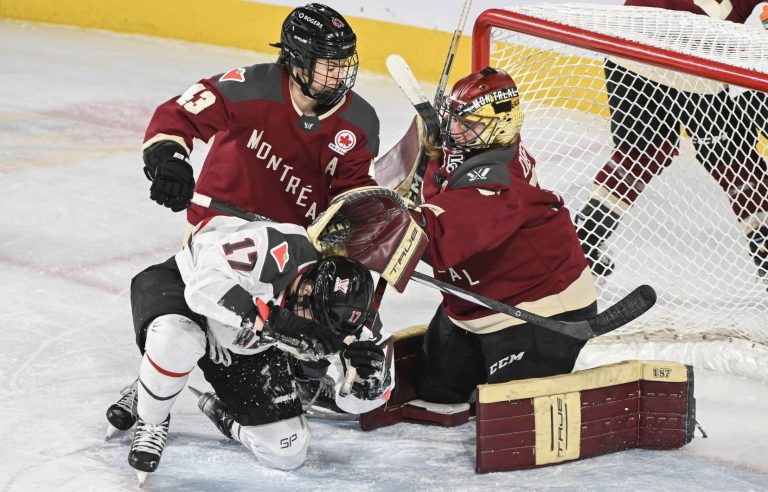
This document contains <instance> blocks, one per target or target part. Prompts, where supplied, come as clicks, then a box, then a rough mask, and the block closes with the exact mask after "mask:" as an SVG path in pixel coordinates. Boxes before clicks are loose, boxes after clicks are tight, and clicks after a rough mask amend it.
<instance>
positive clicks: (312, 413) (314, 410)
mask: <svg viewBox="0 0 768 492" xmlns="http://www.w3.org/2000/svg"><path fill="white" fill-rule="evenodd" d="M304 414H305V415H306V416H307V417H310V418H313V419H322V420H357V419H358V418H359V417H360V416H359V415H356V414H354V413H339V412H334V411H333V410H328V409H325V408H322V407H314V406H312V407H309V408H307V409H306V410H305V411H304Z"/></svg>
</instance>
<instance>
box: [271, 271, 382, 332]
mask: <svg viewBox="0 0 768 492" xmlns="http://www.w3.org/2000/svg"><path fill="white" fill-rule="evenodd" d="M373 290H374V286H373V277H371V272H369V271H368V269H367V268H365V267H364V266H363V265H362V263H359V262H357V261H355V260H352V259H350V258H346V257H343V256H331V257H328V258H324V259H322V260H320V261H318V262H316V263H315V264H313V265H312V266H311V267H310V268H309V270H307V271H306V272H305V273H304V274H303V275H302V276H301V280H300V281H299V285H298V287H297V288H296V290H295V291H294V292H292V293H291V294H289V295H288V297H287V298H286V303H285V307H286V309H290V310H292V311H293V312H295V313H296V314H298V315H300V316H302V315H303V316H305V317H311V318H312V319H314V320H315V321H317V322H318V323H320V324H321V325H323V326H326V327H329V328H331V329H332V330H334V331H335V332H336V333H338V334H339V335H340V336H342V337H343V336H346V335H355V334H357V333H358V331H359V330H360V328H361V327H362V326H363V323H364V322H365V320H366V319H367V317H368V314H369V313H370V310H371V303H372V302H373ZM307 311H309V312H308V313H307ZM307 314H309V315H310V316H306V315H307Z"/></svg>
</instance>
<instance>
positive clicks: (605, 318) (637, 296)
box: [193, 193, 656, 384]
mask: <svg viewBox="0 0 768 492" xmlns="http://www.w3.org/2000/svg"><path fill="white" fill-rule="evenodd" d="M193 203H195V204H197V205H200V206H201V207H205V206H207V205H205V204H206V203H210V204H211V205H212V206H211V207H209V208H213V206H214V205H215V206H216V207H218V208H215V209H214V210H218V211H221V212H226V213H229V214H230V215H233V216H235V217H239V218H241V219H245V220H248V221H254V220H267V221H270V222H274V221H272V220H271V219H268V218H266V217H263V216H261V215H256V214H254V213H251V212H248V211H246V210H243V209H242V208H238V207H235V206H232V205H229V204H227V203H224V202H221V201H219V200H215V199H212V198H211V197H208V196H205V195H200V194H198V193H195V197H194V198H193ZM254 217H255V218H254ZM411 278H412V279H413V280H414V281H415V282H418V283H420V284H423V285H426V286H428V287H432V288H433V289H437V290H440V291H442V292H446V293H448V294H451V295H454V296H457V297H459V298H461V299H464V300H465V301H469V302H471V303H474V304H477V305H478V306H484V307H487V308H488V309H493V310H494V311H496V312H499V313H502V314H506V315H508V316H512V317H513V318H517V319H519V320H522V321H525V322H527V323H533V324H535V325H537V326H541V327H542V328H546V329H548V330H552V331H554V332H557V333H560V334H563V335H567V336H570V337H572V338H576V339H578V340H589V339H591V338H594V337H598V336H600V335H604V334H605V333H608V332H610V331H613V330H615V329H616V328H618V327H620V326H623V325H625V324H627V323H629V322H630V321H632V320H633V319H635V318H637V317H638V316H640V315H641V314H643V313H644V312H646V311H648V310H649V309H650V308H651V307H653V305H654V304H655V303H656V292H655V291H654V290H653V288H652V287H651V286H650V285H641V286H640V287H638V288H636V289H635V290H633V291H632V292H630V293H629V294H627V296H626V297H624V298H623V299H621V300H620V301H619V302H617V303H616V304H614V305H613V306H611V307H609V308H608V309H606V310H605V311H603V312H602V313H600V314H598V315H597V316H595V317H594V318H590V319H588V320H584V321H557V320H554V319H550V318H545V317H544V316H540V315H538V314H534V313H531V312H528V311H525V310H523V309H520V308H518V307H513V306H510V305H508V304H504V303H503V302H499V301H496V300H494V299H491V298H489V297H485V296H482V295H480V294H475V293H474V292H470V291H468V290H464V289H461V288H459V287H456V286H453V285H451V284H449V283H447V282H443V281H441V280H437V279H436V278H433V277H430V276H429V275H424V274H423V273H420V272H413V274H412V275H411ZM385 289H386V283H385V284H384V285H383V286H382V285H381V279H380V280H379V285H378V286H377V287H376V294H375V295H374V302H376V299H377V297H378V302H379V303H380V302H381V297H382V296H383V295H384V290H385ZM377 308H378V306H377ZM348 376H349V374H348ZM350 384H351V383H350Z"/></svg>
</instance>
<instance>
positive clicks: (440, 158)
mask: <svg viewBox="0 0 768 492" xmlns="http://www.w3.org/2000/svg"><path fill="white" fill-rule="evenodd" d="M438 111H439V114H438V120H439V121H440V139H439V140H440V141H441V142H442V148H439V149H435V148H434V147H433V148H432V154H433V155H432V159H431V160H430V161H429V164H428V166H427V169H426V174H425V176H424V180H423V183H424V186H423V190H422V194H421V196H420V197H419V198H420V200H419V201H420V203H421V204H420V205H419V206H412V207H410V209H409V210H410V214H411V216H412V218H413V219H414V220H415V222H416V223H417V224H419V226H420V227H421V228H422V229H423V230H424V231H425V232H426V236H427V239H428V240H427V241H426V243H427V244H426V249H425V254H424V257H423V259H424V260H425V261H427V262H428V263H429V264H430V265H431V266H432V268H433V270H434V274H435V277H436V278H438V279H441V280H443V281H444V282H447V283H450V284H453V285H455V286H457V287H461V288H464V289H467V290H469V291H472V292H476V293H478V294H482V295H484V296H487V297H490V298H492V299H498V300H500V301H502V302H504V303H505V304H508V305H510V306H519V307H520V308H522V309H525V310H527V311H531V312H534V313H536V314H539V315H541V316H545V317H547V318H550V319H555V320H560V321H572V322H578V321H583V320H588V319H591V318H594V317H595V316H596V315H597V303H596V295H595V290H594V285H593V277H592V275H591V273H590V270H589V267H588V265H587V261H586V259H585V257H584V254H583V252H582V249H581V246H580V243H579V240H578V238H577V236H576V233H575V230H574V226H573V223H572V221H571V218H570V214H569V212H568V210H567V209H566V207H565V206H564V203H563V200H562V198H561V197H560V196H559V195H558V194H557V193H555V192H553V191H550V190H546V189H544V188H542V187H541V186H539V183H538V181H537V178H536V172H535V166H536V161H535V159H534V157H533V156H531V155H530V154H529V153H528V152H527V151H526V150H525V148H524V147H523V143H522V141H521V138H520V129H521V127H522V124H523V114H522V112H521V110H520V105H519V94H518V89H517V86H516V84H515V83H514V81H513V80H512V78H511V77H510V76H509V75H508V74H507V73H505V72H503V71H501V70H497V69H493V68H485V69H483V70H481V71H478V72H475V73H472V74H470V75H468V76H467V77H465V78H463V79H461V80H460V81H459V82H457V83H456V85H455V86H454V87H453V90H452V92H451V94H450V97H448V98H447V99H446V100H445V101H444V103H443V104H442V105H441V106H440V107H439V108H438ZM416 128H418V126H413V125H412V127H411V129H410V130H409V133H408V134H407V135H406V137H405V139H404V140H403V141H402V142H401V144H400V145H401V147H400V148H398V149H393V151H390V153H389V154H388V155H387V157H385V158H384V159H383V160H381V161H379V163H378V164H377V165H379V166H381V169H382V172H381V173H377V178H378V179H379V181H380V182H381V181H382V176H391V177H400V178H403V177H407V179H413V176H414V174H415V173H414V172H413V169H412V168H413V167H414V166H412V165H411V164H412V162H413V161H409V160H407V159H408V158H409V156H410V157H412V158H414V159H416V158H417V152H414V149H419V148H420V151H419V152H420V153H422V154H423V153H425V152H428V150H427V148H429V147H430V145H429V143H427V144H426V145H423V144H420V143H419V142H418V140H416V141H415V142H414V140H415V139H417V138H418V132H416V131H415V129H416ZM423 134H424V132H422V136H423ZM394 168H397V169H394ZM377 171H378V169H377ZM381 184H385V185H387V186H389V187H391V188H393V189H399V190H410V189H411V186H410V183H405V182H402V181H398V180H397V179H395V180H394V181H390V182H383V183H381ZM332 209H333V207H332V208H331V210H332ZM352 209H353V208H352V207H347V210H348V213H350V212H349V211H351V210H352ZM360 214H361V212H359V211H358V217H356V218H355V219H354V220H352V221H349V220H348V217H346V216H342V218H341V220H338V219H337V220H335V221H334V220H332V219H329V218H326V222H327V223H333V224H335V226H334V227H335V228H336V230H338V229H339V228H341V229H343V230H346V232H347V233H348V234H350V235H351V236H352V239H351V241H353V242H355V241H356V242H358V243H359V242H362V241H361V238H359V237H356V235H357V234H358V231H359V229H358V228H356V225H357V224H358V223H361V222H363V220H362V219H361V217H359V215H360ZM345 221H346V222H345ZM345 226H347V227H348V229H345ZM357 259H358V260H360V261H363V263H365V261H364V259H362V258H357ZM368 266H369V267H370V265H368ZM394 338H395V350H394V352H395V367H396V369H395V371H394V372H395V374H396V385H395V388H396V389H395V391H394V393H393V394H392V395H391V397H390V399H389V400H388V402H387V404H386V405H385V406H384V407H380V408H379V409H376V410H374V411H372V412H369V413H366V414H363V415H361V416H360V424H361V427H362V428H363V429H365V430H371V429H375V428H377V427H381V426H384V425H390V424H394V423H397V422H402V421H412V422H420V423H429V424H439V425H458V424H461V423H464V422H466V421H467V420H468V419H469V417H470V411H471V408H472V407H474V409H475V411H476V416H477V466H476V469H477V471H479V472H487V471H496V470H511V469H518V468H528V467H534V466H541V465H549V464H554V463H558V462H562V461H568V460H575V459H582V458H586V457H590V456H594V455H598V454H604V453H607V452H612V451H618V450H622V449H629V448H634V447H644V448H650V449H665V448H674V447H679V446H682V445H684V444H686V443H687V442H689V441H690V439H691V437H692V430H693V422H694V400H693V395H692V388H693V374H692V369H691V368H690V367H686V366H683V365H680V364H675V363H661V362H639V361H628V362H625V363H622V364H617V365H612V366H605V367H599V368H595V369H591V370H588V371H582V372H577V373H571V371H572V370H573V368H574V364H575V362H576V358H577V357H578V355H579V353H580V351H581V349H582V348H583V346H584V344H585V343H586V340H583V339H579V338H577V337H573V336H569V335H567V334H562V333H557V332H554V331H552V330H548V329H545V328H543V327H542V326H537V325H536V324H534V323H527V322H524V321H522V320H520V319H517V318H514V317H512V316H508V315H506V314H502V313H498V312H494V311H493V310H491V309H489V308H488V307H487V306H481V305H478V304H477V303H472V302H469V301H468V300H466V299H462V298H458V297H455V296H453V295H451V294H444V298H443V302H442V304H441V305H440V306H439V307H438V309H437V312H436V314H435V315H434V317H433V318H432V320H431V322H430V323H429V325H428V327H426V328H423V327H421V328H415V329H410V330H404V331H401V332H399V333H397V334H396V335H395V337H394ZM478 388H479V389H478Z"/></svg>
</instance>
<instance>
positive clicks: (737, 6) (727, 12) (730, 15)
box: [624, 0, 764, 24]
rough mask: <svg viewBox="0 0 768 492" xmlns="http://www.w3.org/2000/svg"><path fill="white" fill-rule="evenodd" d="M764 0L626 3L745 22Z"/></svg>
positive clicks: (638, 0)
mask: <svg viewBox="0 0 768 492" xmlns="http://www.w3.org/2000/svg"><path fill="white" fill-rule="evenodd" d="M763 1H764V0H721V1H718V0H698V1H696V0H626V1H625V2H624V5H627V6H635V7H656V8H660V9H667V10H680V11H683V12H693V13H694V14H700V15H708V16H710V17H712V18H715V19H720V20H729V21H731V22H738V23H739V24H744V21H746V20H747V18H748V17H749V16H750V15H751V14H752V11H753V10H754V9H755V7H756V6H757V5H759V4H761V3H762V2H763Z"/></svg>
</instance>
